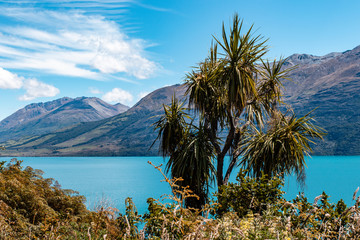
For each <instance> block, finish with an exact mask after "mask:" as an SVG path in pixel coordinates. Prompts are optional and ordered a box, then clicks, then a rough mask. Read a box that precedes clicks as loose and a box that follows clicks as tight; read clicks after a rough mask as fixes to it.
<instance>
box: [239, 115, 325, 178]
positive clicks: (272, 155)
mask: <svg viewBox="0 0 360 240" xmlns="http://www.w3.org/2000/svg"><path fill="white" fill-rule="evenodd" d="M322 135H323V131H322V129H321V128H319V127H317V126H316V125H314V123H313V122H312V118H311V117H309V114H307V115H305V116H303V117H301V118H296V116H295V114H293V115H291V116H287V117H286V116H284V115H281V114H278V113H277V114H276V116H274V117H273V118H272V119H271V122H270V123H269V124H268V130H267V132H263V131H261V130H258V129H257V128H256V127H252V131H248V132H247V133H246V137H245V138H244V139H243V140H242V141H241V143H240V144H239V149H240V154H241V155H242V158H241V161H240V165H241V166H242V168H243V169H246V170H247V171H248V172H249V174H250V175H252V176H254V177H256V178H259V177H260V176H261V175H262V174H263V173H265V174H267V175H268V176H274V175H278V174H291V173H295V174H296V175H297V178H298V181H299V182H302V183H303V182H304V180H305V166H306V163H305V159H304V155H309V153H310V152H311V147H310V144H311V143H313V141H312V140H311V139H313V138H321V137H322Z"/></svg>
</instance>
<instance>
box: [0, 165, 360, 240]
mask: <svg viewBox="0 0 360 240" xmlns="http://www.w3.org/2000/svg"><path fill="white" fill-rule="evenodd" d="M155 168H157V169H158V170H160V171H161V169H160V167H159V166H155ZM161 173H162V172H161ZM164 178H165V181H166V182H167V183H168V184H170V186H171V188H172V194H170V195H165V196H164V198H165V199H160V200H158V199H151V198H150V199H148V205H149V206H148V212H147V213H146V214H144V215H143V216H141V215H139V214H138V213H137V210H136V207H135V206H134V204H133V202H132V200H131V199H130V198H128V199H126V212H125V213H124V214H119V213H118V212H117V210H116V209H114V208H111V207H104V206H103V207H101V206H99V207H98V208H97V210H96V211H89V210H87V209H86V207H85V205H84V203H83V202H84V200H85V199H84V197H82V196H79V195H78V194H77V193H76V192H74V191H71V190H64V189H61V188H60V186H59V185H58V184H57V182H56V181H54V180H53V179H47V178H43V177H42V172H41V171H39V170H34V169H32V168H30V167H27V168H25V169H23V167H22V166H21V161H18V160H16V159H14V160H13V161H12V162H11V163H9V164H8V165H7V166H5V163H4V162H2V163H1V164H0V239H5V240H7V239H358V238H359V237H360V209H359V202H360V198H356V194H357V192H355V193H354V197H353V199H354V201H355V204H354V206H351V207H347V206H346V205H345V203H344V202H343V201H342V200H340V201H339V202H338V203H337V204H331V203H330V202H329V197H328V196H327V195H326V194H325V193H323V194H322V195H320V196H318V197H317V198H316V199H315V201H314V203H309V202H308V200H307V199H306V198H305V197H304V196H302V195H300V196H298V197H297V198H295V199H294V200H292V201H286V200H285V199H284V198H283V197H282V195H283V192H282V191H281V187H282V184H283V182H282V180H281V179H279V178H277V177H272V178H270V179H269V178H267V177H266V176H263V177H261V178H260V179H258V180H254V179H253V178H250V177H248V176H245V175H244V173H243V172H240V173H239V175H238V178H237V181H238V182H237V183H232V184H228V185H225V186H224V187H223V188H222V190H221V191H220V193H217V194H216V196H215V199H214V200H213V202H212V203H211V204H207V205H205V206H204V207H203V208H202V209H191V208H186V207H184V205H185V201H186V199H188V198H196V196H195V195H194V194H193V193H192V192H191V191H190V190H189V189H188V188H187V187H179V186H178V184H177V183H178V182H179V181H181V179H168V178H167V177H166V176H165V175H164ZM163 200H165V201H163ZM140 225H141V226H142V227H143V228H142V229H140V227H139V226H140Z"/></svg>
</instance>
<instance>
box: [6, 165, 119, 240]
mask: <svg viewBox="0 0 360 240" xmlns="http://www.w3.org/2000/svg"><path fill="white" fill-rule="evenodd" d="M21 163H22V161H20V160H17V159H12V160H11V162H10V163H9V164H8V165H7V166H5V162H1V164H0V239H4V240H7V239H9V240H12V239H91V238H93V239H100V238H101V239H102V238H103V237H104V236H105V235H107V236H108V237H110V239H122V237H121V236H122V235H121V233H122V232H123V231H122V230H121V228H120V225H119V224H118V221H120V219H121V217H118V216H117V210H116V209H114V208H111V207H107V208H104V207H102V208H99V209H98V211H96V212H90V211H88V210H87V209H86V207H85V205H84V201H85V198H84V197H83V196H80V195H78V194H77V192H75V191H72V190H68V189H61V187H60V185H59V184H58V183H57V182H56V181H54V180H53V179H51V178H43V177H42V174H43V172H42V171H41V170H34V169H32V168H31V167H26V168H25V169H23V166H22V165H21ZM116 217H118V218H117V219H116ZM115 236H116V237H115Z"/></svg>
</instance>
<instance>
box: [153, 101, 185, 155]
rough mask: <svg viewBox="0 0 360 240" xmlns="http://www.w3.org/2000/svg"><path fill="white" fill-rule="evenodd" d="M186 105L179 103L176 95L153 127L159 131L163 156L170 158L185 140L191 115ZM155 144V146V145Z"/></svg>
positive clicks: (158, 137) (165, 106)
mask: <svg viewBox="0 0 360 240" xmlns="http://www.w3.org/2000/svg"><path fill="white" fill-rule="evenodd" d="M183 106H184V103H179V101H178V99H177V98H176V97H175V95H174V96H173V97H172V99H171V104H170V106H167V105H164V106H163V107H164V115H162V116H161V117H160V119H159V120H158V121H156V122H155V123H154V124H153V126H154V129H155V130H157V131H158V132H159V133H158V136H157V138H156V139H155V141H154V143H155V142H156V141H157V140H160V149H159V150H160V152H161V153H162V154H163V156H164V157H165V156H169V155H171V154H173V153H174V152H175V151H176V148H177V147H178V143H179V142H180V141H181V140H182V139H183V137H184V135H185V131H186V128H187V123H186V119H189V115H188V114H187V112H186V110H187V109H186V108H185V107H183ZM154 143H153V145H154Z"/></svg>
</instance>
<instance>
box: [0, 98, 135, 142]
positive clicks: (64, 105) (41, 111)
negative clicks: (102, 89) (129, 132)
mask: <svg viewBox="0 0 360 240" xmlns="http://www.w3.org/2000/svg"><path fill="white" fill-rule="evenodd" d="M128 108H129V107H127V106H125V105H122V104H117V105H112V104H109V103H106V102H104V101H103V100H101V99H99V98H96V97H78V98H69V97H63V98H60V99H57V100H54V101H50V102H45V103H42V102H41V103H32V104H29V105H27V106H25V107H24V108H22V109H20V110H18V111H16V112H15V113H14V114H12V115H10V116H9V117H7V118H5V119H4V120H2V121H1V122H0V140H1V141H4V140H10V139H11V140H18V139H19V138H21V137H24V136H32V135H41V134H46V133H49V132H52V131H57V130H60V129H62V128H64V127H68V126H70V125H73V124H77V123H80V122H90V121H98V120H101V119H104V118H109V117H112V116H114V115H117V114H119V113H122V112H124V111H126V110H127V109H128Z"/></svg>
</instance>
